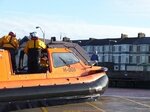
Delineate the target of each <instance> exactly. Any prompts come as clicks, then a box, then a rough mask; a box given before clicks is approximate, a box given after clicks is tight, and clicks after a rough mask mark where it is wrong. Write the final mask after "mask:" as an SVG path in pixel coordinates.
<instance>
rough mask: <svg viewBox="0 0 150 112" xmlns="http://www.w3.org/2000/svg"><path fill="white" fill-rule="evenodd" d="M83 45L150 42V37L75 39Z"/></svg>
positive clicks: (75, 41)
mask: <svg viewBox="0 0 150 112" xmlns="http://www.w3.org/2000/svg"><path fill="white" fill-rule="evenodd" d="M72 42H74V43H78V44H79V45H81V46H86V45H91V46H92V45H109V44H113V45H118V44H150V37H141V38H137V37H131V38H113V39H110V38H108V39H88V40H73V41H72Z"/></svg>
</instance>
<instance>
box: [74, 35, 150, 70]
mask: <svg viewBox="0 0 150 112" xmlns="http://www.w3.org/2000/svg"><path fill="white" fill-rule="evenodd" d="M73 42H75V43H78V44H80V45H81V46H82V47H83V48H84V49H85V50H86V51H87V52H88V54H89V56H90V57H91V55H92V54H93V53H94V52H95V51H97V55H98V57H99V63H109V64H110V63H111V66H112V70H113V71H137V72H138V71H150V37H145V34H144V33H138V36H137V37H127V35H121V38H114V39H89V40H75V41H73Z"/></svg>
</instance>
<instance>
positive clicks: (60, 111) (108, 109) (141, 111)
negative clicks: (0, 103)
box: [16, 88, 150, 112]
mask: <svg viewBox="0 0 150 112" xmlns="http://www.w3.org/2000/svg"><path fill="white" fill-rule="evenodd" d="M16 112H150V90H144V89H116V88H109V89H108V90H107V91H106V92H105V94H104V95H103V96H102V97H101V98H100V99H98V100H97V101H95V102H84V103H75V104H67V105H59V106H51V107H41V108H34V109H26V110H20V111H16Z"/></svg>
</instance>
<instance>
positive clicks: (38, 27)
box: [36, 26, 45, 42]
mask: <svg viewBox="0 0 150 112" xmlns="http://www.w3.org/2000/svg"><path fill="white" fill-rule="evenodd" d="M36 29H40V30H41V32H42V33H43V41H44V42H45V32H44V31H43V30H42V28H41V27H40V26H37V27H36Z"/></svg>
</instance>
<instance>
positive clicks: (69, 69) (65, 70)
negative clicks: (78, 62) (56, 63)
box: [63, 67, 76, 72]
mask: <svg viewBox="0 0 150 112" xmlns="http://www.w3.org/2000/svg"><path fill="white" fill-rule="evenodd" d="M63 71H64V72H75V71H76V69H75V68H74V67H68V68H63Z"/></svg>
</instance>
